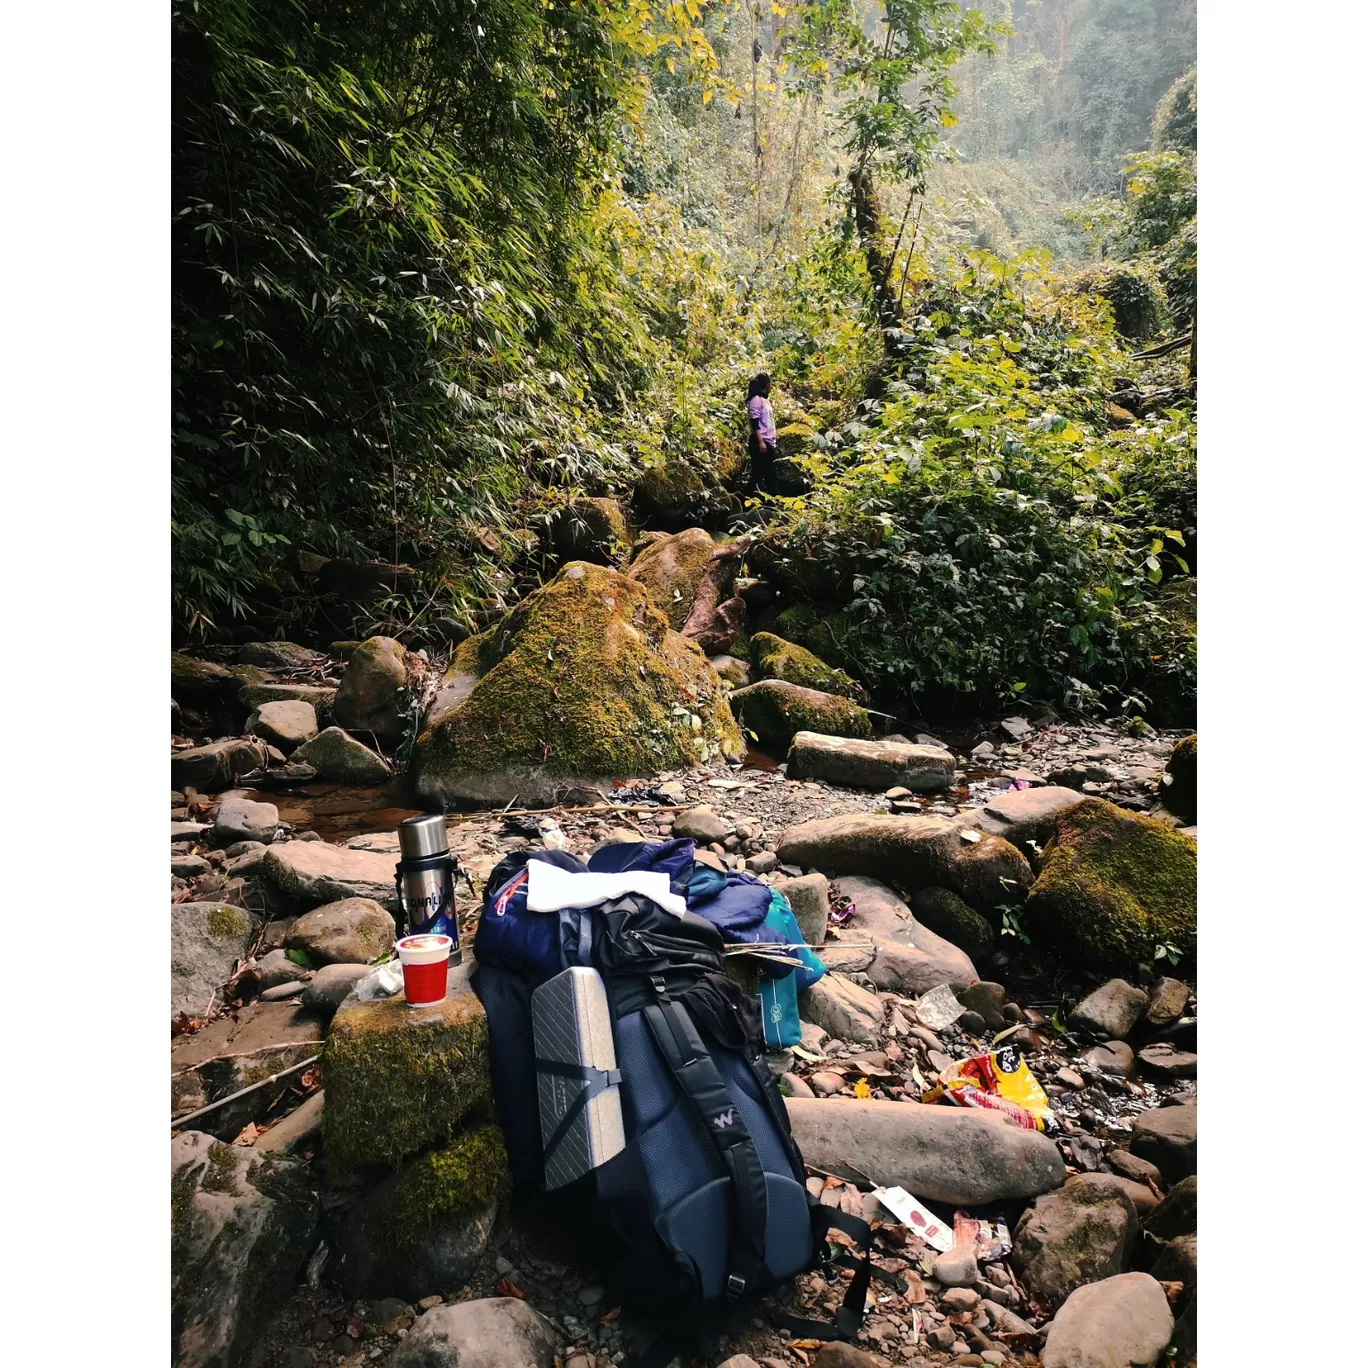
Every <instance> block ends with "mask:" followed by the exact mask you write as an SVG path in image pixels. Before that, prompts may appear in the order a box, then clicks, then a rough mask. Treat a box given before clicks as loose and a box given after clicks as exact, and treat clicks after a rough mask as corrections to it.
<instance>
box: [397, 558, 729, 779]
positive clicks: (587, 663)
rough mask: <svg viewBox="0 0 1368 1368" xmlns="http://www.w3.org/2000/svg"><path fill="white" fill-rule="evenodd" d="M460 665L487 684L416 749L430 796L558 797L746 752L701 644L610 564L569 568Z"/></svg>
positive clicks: (463, 652) (433, 725) (438, 721)
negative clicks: (667, 618) (672, 624)
mask: <svg viewBox="0 0 1368 1368" xmlns="http://www.w3.org/2000/svg"><path fill="white" fill-rule="evenodd" d="M453 669H454V670H456V671H457V672H459V673H461V674H464V675H470V674H475V675H477V676H478V680H477V682H476V683H475V684H474V685H473V686H471V687H470V688H469V690H468V692H467V693H466V694H465V696H464V698H463V699H462V700H461V701H460V702H458V703H456V705H455V706H453V707H451V708H450V709H449V710H448V711H446V712H445V713H444V714H442V715H441V716H440V718H433V717H432V715H431V714H430V725H429V726H428V727H427V729H426V730H425V731H424V732H423V733H422V734H421V735H420V736H419V738H418V740H417V743H416V744H415V746H414V760H413V763H414V772H415V779H414V784H415V789H416V791H417V793H418V795H419V796H420V797H421V798H423V799H425V800H427V801H429V802H433V803H440V802H499V803H507V802H508V801H510V800H511V799H514V798H517V799H519V800H520V801H522V802H525V803H532V802H541V801H543V800H545V801H554V800H555V799H556V798H557V797H558V795H560V794H561V793H563V792H565V791H567V790H568V791H570V792H575V791H578V790H585V789H588V790H593V789H595V788H598V789H602V788H604V787H606V785H607V783H608V781H610V780H612V779H614V778H627V777H630V776H633V775H649V774H656V773H658V772H659V771H660V770H662V769H675V768H680V767H683V766H693V765H698V764H700V763H703V762H705V761H707V760H710V759H713V758H715V757H716V756H718V755H719V754H722V755H740V754H741V752H742V750H743V745H742V741H741V734H740V732H739V731H738V730H737V727H736V723H735V722H734V721H733V719H732V715H731V711H730V709H729V708H728V706H727V695H726V690H725V688H724V687H723V685H722V681H721V680H720V679H718V677H717V675H716V674H714V673H713V670H712V668H711V666H709V664H708V662H707V659H706V657H705V656H704V655H703V653H702V651H701V650H700V649H699V648H698V646H696V645H694V644H693V643H692V642H690V641H686V640H685V639H684V638H683V637H682V636H680V635H679V634H678V633H677V632H675V631H672V630H671V629H670V628H669V626H668V625H667V623H666V621H665V619H664V618H663V617H662V616H661V614H660V613H659V612H658V611H657V610H656V609H655V608H653V607H652V606H651V605H650V603H649V602H648V599H647V593H646V590H645V588H643V586H642V585H641V584H640V583H638V582H637V581H636V580H634V579H629V578H627V577H626V576H625V575H621V574H619V573H618V572H617V571H615V570H609V569H605V568H604V567H603V566H598V565H588V564H586V563H585V562H583V561H574V562H572V563H571V564H570V565H567V566H566V567H565V568H564V569H563V570H561V572H560V573H559V574H558V575H557V576H556V577H555V579H553V580H551V581H550V582H549V583H548V584H545V585H543V586H542V587H541V588H540V589H538V590H536V591H535V592H534V593H532V594H530V595H528V597H527V598H526V599H524V600H523V601H522V603H520V604H519V605H518V606H517V607H516V608H515V609H514V610H513V611H512V612H511V613H509V614H508V616H507V617H505V618H504V620H503V621H502V623H500V624H499V626H498V627H495V628H491V629H490V630H489V631H488V632H485V633H482V634H481V635H480V636H478V637H472V638H471V639H470V640H469V641H466V642H463V643H462V644H461V646H460V648H459V649H458V651H457V653H456V658H455V661H454V662H453Z"/></svg>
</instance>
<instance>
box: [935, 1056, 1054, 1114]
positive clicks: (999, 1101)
mask: <svg viewBox="0 0 1368 1368" xmlns="http://www.w3.org/2000/svg"><path fill="white" fill-rule="evenodd" d="M942 1097H948V1098H949V1099H950V1100H951V1101H952V1102H953V1103H955V1104H956V1105H957V1106H960V1107H982V1108H984V1109H986V1110H988V1111H997V1112H1002V1113H1003V1115H1004V1116H1007V1117H1009V1118H1010V1119H1011V1120H1012V1121H1013V1122H1014V1123H1015V1124H1016V1125H1018V1126H1020V1127H1021V1128H1022V1129H1023V1130H1035V1131H1043V1132H1044V1133H1045V1134H1046V1135H1057V1134H1058V1133H1059V1129H1060V1127H1059V1122H1058V1121H1057V1120H1055V1116H1054V1113H1053V1112H1052V1111H1051V1110H1050V1099H1049V1098H1048V1097H1046V1096H1045V1089H1044V1088H1042V1087H1041V1086H1040V1084H1039V1083H1038V1082H1036V1077H1035V1075H1034V1074H1033V1073H1032V1072H1031V1071H1030V1069H1028V1068H1027V1067H1026V1061H1025V1059H1024V1058H1023V1057H1022V1054H1021V1051H1020V1050H1019V1049H1017V1048H1016V1046H1014V1045H1006V1046H1004V1047H1003V1048H1002V1049H1000V1050H991V1051H989V1052H988V1053H987V1054H981V1055H972V1056H970V1058H968V1059H961V1060H957V1061H956V1062H955V1063H954V1064H951V1065H950V1067H949V1068H948V1069H942V1070H941V1072H940V1074H939V1076H938V1080H937V1082H936V1084H935V1086H934V1087H932V1088H930V1089H929V1090H928V1091H927V1092H926V1093H924V1094H923V1095H922V1101H923V1102H939V1101H940V1100H941V1098H942Z"/></svg>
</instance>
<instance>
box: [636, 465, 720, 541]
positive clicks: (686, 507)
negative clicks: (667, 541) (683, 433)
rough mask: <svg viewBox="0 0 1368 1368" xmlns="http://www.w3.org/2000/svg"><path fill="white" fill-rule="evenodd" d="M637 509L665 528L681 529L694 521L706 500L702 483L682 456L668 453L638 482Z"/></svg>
mask: <svg viewBox="0 0 1368 1368" xmlns="http://www.w3.org/2000/svg"><path fill="white" fill-rule="evenodd" d="M634 501H635V503H636V505H637V507H638V509H639V510H640V511H641V512H642V513H644V514H645V515H646V516H647V517H648V518H650V519H651V520H653V521H657V522H660V523H662V524H663V525H664V526H666V527H669V526H682V525H684V524H686V523H688V522H689V521H690V520H691V519H692V518H694V517H695V516H696V515H697V513H698V510H699V508H700V506H701V505H702V503H703V501H704V488H703V481H702V480H701V479H700V478H699V475H698V472H697V471H696V470H694V468H693V467H692V466H691V465H689V463H688V462H687V461H685V460H684V459H683V457H681V456H675V455H670V454H667V455H666V456H665V458H664V459H663V460H662V461H661V462H660V464H659V465H654V466H651V467H649V468H648V469H647V470H646V472H645V473H644V474H643V475H642V477H641V479H640V480H638V481H637V487H636V491H635V495H634Z"/></svg>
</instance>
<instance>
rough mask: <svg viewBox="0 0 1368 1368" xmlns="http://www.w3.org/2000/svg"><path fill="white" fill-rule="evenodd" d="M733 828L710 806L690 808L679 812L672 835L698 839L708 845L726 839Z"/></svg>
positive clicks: (672, 827)
mask: <svg viewBox="0 0 1368 1368" xmlns="http://www.w3.org/2000/svg"><path fill="white" fill-rule="evenodd" d="M730 830H731V828H730V827H729V826H728V825H727V823H726V822H724V821H723V820H722V819H721V818H720V817H719V816H718V815H717V813H715V812H714V811H713V810H712V808H709V807H696V808H689V809H688V810H687V811H686V812H681V813H678V814H677V815H676V817H675V819H674V822H673V824H672V825H671V827H670V835H671V836H678V837H684V838H687V839H689V840H692V841H696V842H697V843H698V844H699V845H707V844H709V843H710V842H712V841H725V840H726V839H727V835H728V833H729V832H730Z"/></svg>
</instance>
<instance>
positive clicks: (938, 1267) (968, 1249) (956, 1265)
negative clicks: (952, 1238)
mask: <svg viewBox="0 0 1368 1368" xmlns="http://www.w3.org/2000/svg"><path fill="white" fill-rule="evenodd" d="M931 1276H932V1277H933V1278H935V1280H936V1281H937V1282H938V1283H943V1284H944V1285H945V1286H946V1287H974V1286H976V1285H977V1284H978V1280H979V1266H978V1259H977V1258H975V1257H974V1248H973V1246H972V1245H955V1246H954V1248H952V1249H950V1250H948V1251H947V1252H946V1253H944V1254H939V1255H937V1256H936V1260H935V1262H934V1263H933V1264H932V1265H931Z"/></svg>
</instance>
